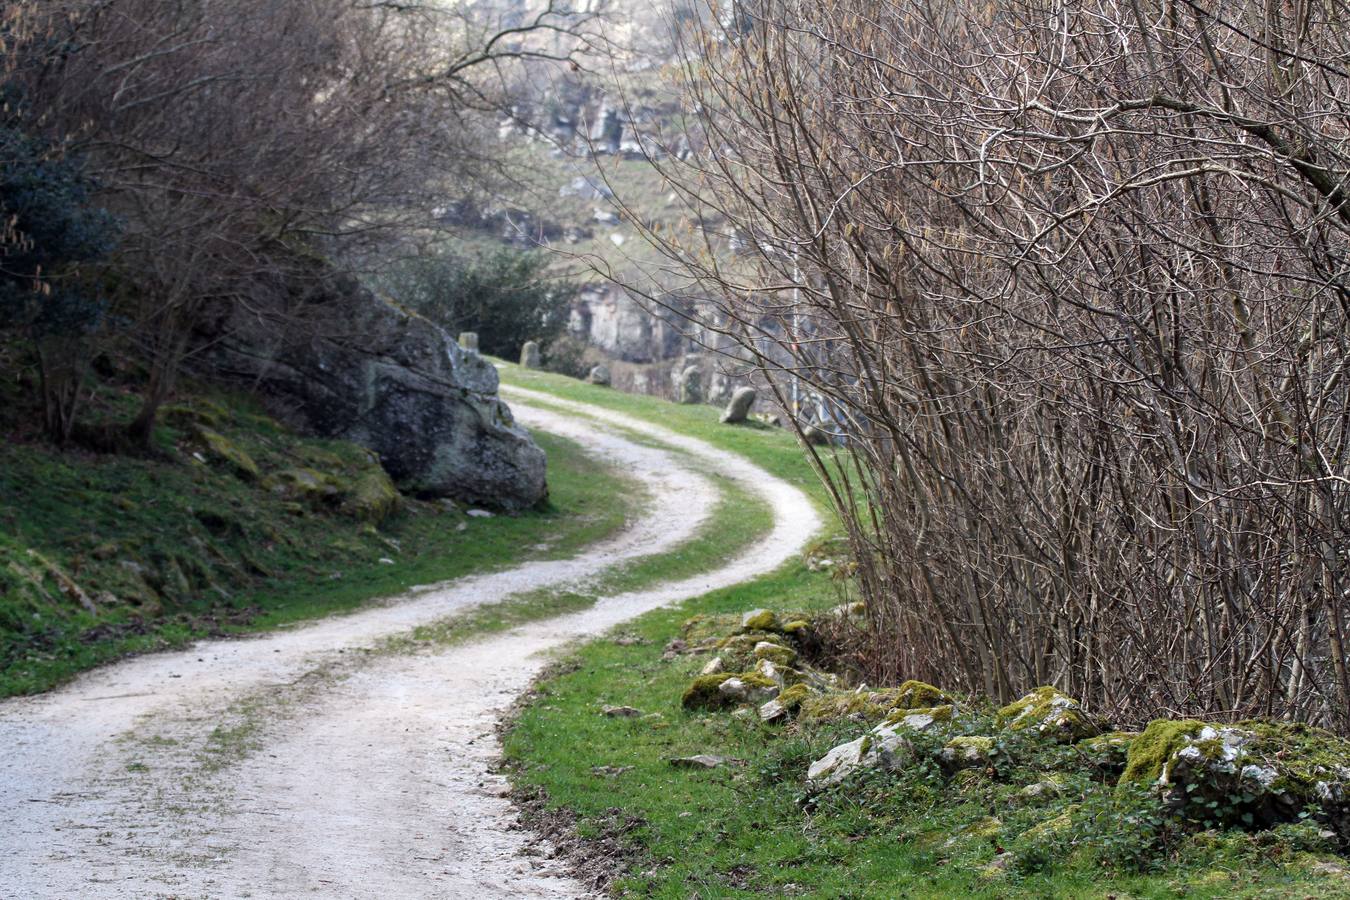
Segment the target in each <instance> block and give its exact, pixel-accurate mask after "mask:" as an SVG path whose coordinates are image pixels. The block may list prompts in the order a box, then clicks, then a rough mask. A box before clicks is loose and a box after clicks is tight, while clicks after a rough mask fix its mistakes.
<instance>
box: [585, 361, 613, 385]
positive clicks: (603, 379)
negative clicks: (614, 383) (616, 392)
mask: <svg viewBox="0 0 1350 900" xmlns="http://www.w3.org/2000/svg"><path fill="white" fill-rule="evenodd" d="M611 377H612V376H611V375H610V374H609V366H606V365H603V364H602V365H598V366H595V367H594V368H592V369H591V373H590V374H589V375H587V376H586V380H587V381H588V382H590V383H591V384H598V385H601V386H603V387H609V385H610V381H611Z"/></svg>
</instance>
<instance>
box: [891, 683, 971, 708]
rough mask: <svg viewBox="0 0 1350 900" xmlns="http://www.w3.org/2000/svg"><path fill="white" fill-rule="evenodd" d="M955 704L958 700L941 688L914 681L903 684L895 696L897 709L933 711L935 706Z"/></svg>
mask: <svg viewBox="0 0 1350 900" xmlns="http://www.w3.org/2000/svg"><path fill="white" fill-rule="evenodd" d="M955 702H956V700H955V699H954V698H953V697H952V696H951V695H950V694H948V693H947V692H946V691H944V690H942V689H941V688H936V687H933V685H931V684H928V683H926V682H923V681H915V680H914V679H910V680H909V681H906V682H904V683H903V684H901V685H900V689H899V691H897V692H896V695H895V708H896V709H931V708H932V707H935V706H951V705H952V704H953V703H955Z"/></svg>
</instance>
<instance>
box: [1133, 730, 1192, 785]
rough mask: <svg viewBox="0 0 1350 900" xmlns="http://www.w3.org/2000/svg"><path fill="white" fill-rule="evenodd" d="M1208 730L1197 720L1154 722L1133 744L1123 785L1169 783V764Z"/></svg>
mask: <svg viewBox="0 0 1350 900" xmlns="http://www.w3.org/2000/svg"><path fill="white" fill-rule="evenodd" d="M1203 728H1205V723H1204V722H1199V721H1196V720H1194V719H1175V720H1174V719H1154V720H1153V721H1152V722H1150V723H1149V725H1148V727H1147V728H1145V729H1144V731H1143V732H1142V733H1141V734H1139V735H1138V736H1137V737H1135V739H1134V740H1133V741H1131V742H1130V744H1129V749H1128V750H1127V752H1126V762H1125V771H1124V772H1123V773H1121V776H1120V783H1121V784H1126V783H1134V784H1158V783H1162V782H1165V781H1166V772H1167V767H1168V763H1169V762H1170V761H1171V760H1172V757H1173V756H1174V755H1175V754H1176V753H1177V751H1179V750H1180V749H1181V748H1182V747H1184V746H1186V745H1187V744H1188V743H1190V742H1191V741H1193V740H1194V739H1195V738H1196V736H1197V735H1199V733H1200V731H1201V729H1203Z"/></svg>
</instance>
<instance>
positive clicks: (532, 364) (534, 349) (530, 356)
mask: <svg viewBox="0 0 1350 900" xmlns="http://www.w3.org/2000/svg"><path fill="white" fill-rule="evenodd" d="M520 365H521V368H524V369H537V368H539V366H540V365H541V363H540V362H539V342H538V341H526V342H525V345H524V346H523V347H521V348H520Z"/></svg>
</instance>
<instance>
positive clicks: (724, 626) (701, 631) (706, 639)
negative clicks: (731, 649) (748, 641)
mask: <svg viewBox="0 0 1350 900" xmlns="http://www.w3.org/2000/svg"><path fill="white" fill-rule="evenodd" d="M740 627H741V617H740V616H736V615H730V614H728V615H712V614H710V613H703V614H700V615H697V616H691V617H690V618H688V619H685V620H684V624H683V625H681V626H680V637H681V638H683V639H684V641H685V643H687V644H690V645H691V646H697V645H700V644H704V643H720V642H721V641H722V640H724V639H725V638H726V637H727V636H728V635H730V634H733V633H735V632H737V631H739V630H740Z"/></svg>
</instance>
